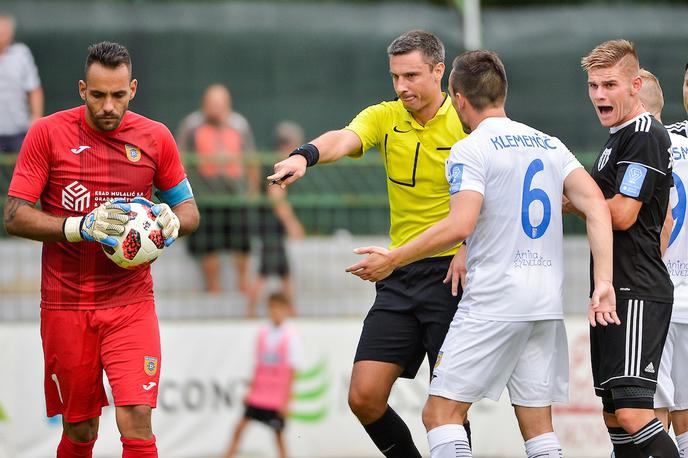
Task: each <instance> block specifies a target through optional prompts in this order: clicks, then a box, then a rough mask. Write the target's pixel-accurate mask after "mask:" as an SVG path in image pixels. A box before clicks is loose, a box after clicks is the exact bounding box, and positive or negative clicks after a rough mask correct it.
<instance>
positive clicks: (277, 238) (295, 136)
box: [246, 121, 305, 316]
mask: <svg viewBox="0 0 688 458" xmlns="http://www.w3.org/2000/svg"><path fill="white" fill-rule="evenodd" d="M303 141H304V135H303V129H302V128H301V126H299V125H298V124H296V123H293V122H289V121H282V122H280V123H279V124H277V127H276V128H275V151H276V152H277V154H278V156H279V160H282V159H286V158H287V157H288V156H289V153H291V152H292V151H293V150H294V149H296V148H298V147H299V146H300V145H301V144H303ZM271 174H272V167H268V168H266V169H265V170H263V173H262V175H263V176H268V175H271ZM266 193H267V197H268V199H269V201H270V205H269V206H266V207H262V208H261V213H260V226H259V228H258V232H259V234H260V239H261V241H262V250H261V255H260V266H259V267H258V273H257V274H256V279H255V281H254V282H253V285H252V287H251V292H250V294H249V301H248V306H247V310H246V314H247V316H255V314H256V305H257V303H258V301H259V300H260V296H261V294H262V293H263V290H264V289H265V283H266V281H267V277H269V276H270V275H274V276H277V277H279V279H280V283H281V284H280V291H281V292H282V294H284V295H285V296H286V297H287V298H289V299H290V300H291V299H293V297H292V295H293V288H292V284H291V277H290V275H289V260H288V259H287V251H286V249H285V244H284V242H285V240H284V239H285V235H287V236H288V237H290V238H293V239H300V238H303V236H304V235H305V231H304V229H303V225H302V224H301V221H299V218H298V217H297V216H296V214H295V213H294V209H293V208H292V206H291V204H290V203H289V201H288V200H287V190H286V189H282V187H280V186H270V185H268V186H267V188H266Z"/></svg>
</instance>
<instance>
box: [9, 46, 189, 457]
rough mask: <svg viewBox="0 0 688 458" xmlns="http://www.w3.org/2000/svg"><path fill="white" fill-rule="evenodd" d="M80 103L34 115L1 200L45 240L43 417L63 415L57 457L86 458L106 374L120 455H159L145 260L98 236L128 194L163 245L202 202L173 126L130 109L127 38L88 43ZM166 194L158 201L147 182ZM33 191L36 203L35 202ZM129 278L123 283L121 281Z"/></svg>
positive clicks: (124, 208)
mask: <svg viewBox="0 0 688 458" xmlns="http://www.w3.org/2000/svg"><path fill="white" fill-rule="evenodd" d="M88 51H89V54H88V58H87V59H86V66H85V75H84V79H83V80H82V81H79V94H80V95H81V98H82V99H83V100H84V101H85V104H84V105H82V106H79V107H76V108H72V109H69V110H65V111H61V112H58V113H55V114H53V115H51V116H47V117H45V118H42V119H40V120H38V121H36V122H35V123H34V124H33V126H32V127H31V129H30V130H29V132H28V133H27V136H26V140H25V141H24V144H23V145H22V148H21V151H20V153H19V158H18V159H17V164H16V167H15V169H14V173H13V176H12V181H11V184H10V188H9V192H8V199H7V203H6V204H5V209H4V222H5V227H6V229H7V232H8V233H10V234H12V235H16V236H19V237H24V238H28V239H32V240H38V241H42V242H43V256H42V275H41V339H42V343H43V354H44V357H45V387H44V388H45V400H46V407H47V413H48V416H54V415H57V414H62V421H63V435H62V440H61V441H60V444H59V446H58V447H57V457H58V458H72V457H75V458H76V457H91V456H92V450H93V445H94V443H95V441H96V438H97V436H98V420H99V417H100V414H101V409H102V407H103V406H106V405H107V404H108V400H107V397H106V395H105V389H104V387H103V381H102V374H103V370H105V373H106V375H107V377H108V380H109V383H110V386H111V387H112V394H113V398H114V403H115V408H116V418H117V426H118V428H119V431H120V433H121V436H122V449H123V452H122V456H123V457H125V458H133V457H137V458H148V457H157V456H158V452H157V447H156V445H155V436H154V435H153V432H152V428H151V409H152V408H154V407H155V406H156V402H157V395H158V385H159V381H160V369H161V359H160V333H159V329H158V320H157V316H156V314H155V304H154V301H153V282H152V278H151V274H150V268H148V267H146V268H142V269H139V270H126V269H122V268H120V267H118V266H117V265H115V264H114V263H113V262H111V261H110V260H109V259H108V258H107V257H106V256H105V254H104V253H103V250H102V249H101V244H105V245H110V246H113V245H115V244H116V243H117V241H116V239H115V238H114V237H113V236H117V235H119V234H121V233H122V232H123V231H124V225H125V223H126V222H127V221H128V219H129V216H128V214H127V213H128V210H129V208H128V201H129V200H130V199H132V198H134V199H133V200H135V201H138V202H140V203H144V204H145V205H148V206H150V207H152V212H153V213H154V214H156V215H157V219H156V221H157V222H158V224H159V225H160V227H161V229H162V234H163V237H164V238H165V244H166V245H168V246H169V245H170V244H171V243H172V242H173V241H174V240H175V238H177V237H178V236H180V235H185V234H188V233H190V232H193V231H194V230H195V228H196V227H197V226H198V219H199V216H198V209H197V207H196V203H195V201H194V199H193V193H192V191H191V187H190V185H189V182H188V180H187V178H186V174H185V172H184V168H183V166H182V164H181V161H180V158H179V152H178V151H177V147H176V145H175V143H174V139H173V137H172V135H171V134H170V132H169V130H168V129H167V128H166V127H165V126H164V125H163V124H161V123H159V122H156V121H153V120H150V119H148V118H145V117H143V116H141V115H138V114H136V113H133V112H131V111H128V106H129V102H130V101H131V99H133V98H134V96H135V94H136V87H137V81H136V80H135V79H132V67H131V59H130V56H129V52H128V51H127V49H126V48H125V47H123V46H121V45H119V44H116V43H109V42H103V43H98V44H95V45H92V46H91V47H89V50H88ZM153 185H154V186H155V188H156V189H157V190H158V192H157V193H156V194H157V196H158V197H159V199H160V200H161V202H162V203H160V204H157V205H155V204H153V203H152V202H150V201H149V200H148V199H150V198H151V193H152V186H153ZM38 201H40V210H39V209H37V208H36V207H35V204H36V202H38ZM123 286H126V294H123V293H122V287H123Z"/></svg>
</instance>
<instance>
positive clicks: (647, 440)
mask: <svg viewBox="0 0 688 458" xmlns="http://www.w3.org/2000/svg"><path fill="white" fill-rule="evenodd" d="M631 437H633V442H635V445H637V446H638V448H639V449H640V450H642V452H643V455H644V456H646V457H653V458H679V454H678V449H677V448H676V444H674V441H672V440H671V437H669V434H667V432H666V431H664V427H663V426H662V422H660V421H659V420H658V419H656V418H655V419H654V420H652V421H651V422H649V423H648V424H646V425H645V426H643V427H642V428H641V429H640V431H638V432H637V433H635V434H632V435H631Z"/></svg>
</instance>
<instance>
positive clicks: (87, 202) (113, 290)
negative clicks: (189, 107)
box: [8, 106, 186, 310]
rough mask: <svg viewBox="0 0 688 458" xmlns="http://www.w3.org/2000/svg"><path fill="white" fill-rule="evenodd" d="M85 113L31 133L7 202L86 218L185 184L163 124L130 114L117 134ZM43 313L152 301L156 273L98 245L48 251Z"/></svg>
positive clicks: (64, 245) (53, 119)
mask: <svg viewBox="0 0 688 458" xmlns="http://www.w3.org/2000/svg"><path fill="white" fill-rule="evenodd" d="M84 113H85V106H81V107H77V108H73V109H71V110H65V111H61V112H58V113H55V114H53V115H51V116H48V117H45V118H42V119H40V120H38V121H36V123H35V124H34V125H33V126H32V127H31V129H30V130H29V132H28V133H27V136H26V139H25V140H24V144H23V145H22V148H21V151H20V153H19V158H18V160H17V165H16V167H15V169H14V174H13V176H12V182H11V183H10V188H9V193H8V194H9V195H10V196H12V197H17V198H20V199H24V200H27V201H29V202H34V203H35V202H36V201H38V200H40V204H41V209H42V210H43V211H44V212H45V213H48V214H50V215H55V216H64V217H66V216H83V215H85V214H87V213H88V212H90V211H91V210H93V209H94V208H96V207H97V206H98V205H100V204H101V203H103V202H105V201H106V200H109V199H113V198H116V197H125V198H132V197H135V196H144V197H146V198H148V199H150V198H151V192H152V186H153V185H155V187H156V188H158V189H160V190H161V191H166V190H169V189H171V188H173V187H175V186H176V185H178V184H179V183H180V182H181V181H183V180H184V179H185V178H186V174H185V172H184V167H183V166H182V163H181V160H180V158H179V152H178V150H177V146H176V144H175V142H174V138H173V137H172V134H171V133H170V131H169V130H168V129H167V127H165V126H164V125H163V124H161V123H159V122H156V121H153V120H150V119H148V118H146V117H143V116H141V115H138V114H136V113H132V112H131V111H128V112H127V113H126V114H125V115H124V118H123V119H122V122H121V124H120V126H119V127H118V128H117V129H116V130H113V131H111V132H99V131H96V130H94V129H92V128H91V127H90V126H88V124H86V120H85V117H84ZM41 266H42V278H41V307H43V308H47V309H79V310H88V309H95V308H105V307H116V306H121V305H128V304H131V303H136V302H142V301H144V300H147V299H152V298H153V281H152V278H151V274H150V268H149V267H146V268H143V269H140V270H126V269H123V268H121V267H118V266H117V265H115V264H114V263H113V262H112V261H110V260H109V259H108V258H107V257H106V256H105V254H104V253H103V250H102V249H101V246H100V244H99V243H96V242H80V243H69V242H45V243H44V244H43V257H42V262H41Z"/></svg>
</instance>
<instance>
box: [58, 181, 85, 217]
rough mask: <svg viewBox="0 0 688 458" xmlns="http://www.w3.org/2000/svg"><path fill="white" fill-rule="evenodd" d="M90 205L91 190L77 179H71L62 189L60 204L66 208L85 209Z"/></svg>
mask: <svg viewBox="0 0 688 458" xmlns="http://www.w3.org/2000/svg"><path fill="white" fill-rule="evenodd" d="M90 205H91V192H90V191H89V190H88V189H86V186H84V185H82V184H81V183H79V182H78V181H73V182H72V183H70V184H69V185H68V186H65V188H64V189H63V190H62V206H63V207H64V208H66V209H67V210H74V211H77V212H83V211H86V209H87V208H88V207H89V206H90Z"/></svg>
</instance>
